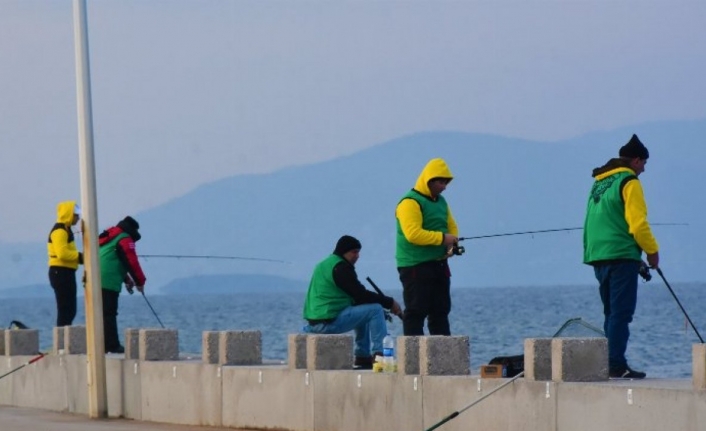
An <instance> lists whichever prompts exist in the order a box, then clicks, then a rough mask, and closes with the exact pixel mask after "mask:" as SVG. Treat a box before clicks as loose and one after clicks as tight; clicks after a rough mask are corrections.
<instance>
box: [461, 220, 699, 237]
mask: <svg viewBox="0 0 706 431" xmlns="http://www.w3.org/2000/svg"><path fill="white" fill-rule="evenodd" d="M651 225H652V226H689V223H651ZM572 230H583V227H565V228H560V229H542V230H527V231H522V232H509V233H496V234H492V235H479V236H464V237H461V238H459V239H458V240H459V241H463V240H467V239H482V238H495V237H499V236H513V235H531V234H534V233H548V232H566V231H572Z"/></svg>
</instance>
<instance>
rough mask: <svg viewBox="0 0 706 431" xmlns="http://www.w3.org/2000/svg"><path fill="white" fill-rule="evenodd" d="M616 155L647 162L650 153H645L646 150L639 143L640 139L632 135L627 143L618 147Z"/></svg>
mask: <svg viewBox="0 0 706 431" xmlns="http://www.w3.org/2000/svg"><path fill="white" fill-rule="evenodd" d="M618 155H619V156H620V157H627V158H629V159H634V158H635V157H637V158H639V159H642V160H647V159H649V158H650V152H649V151H647V148H645V146H644V145H643V144H642V142H640V138H638V137H637V135H632V138H630V140H629V141H628V143H627V144H625V145H623V146H622V147H620V152H619V153H618Z"/></svg>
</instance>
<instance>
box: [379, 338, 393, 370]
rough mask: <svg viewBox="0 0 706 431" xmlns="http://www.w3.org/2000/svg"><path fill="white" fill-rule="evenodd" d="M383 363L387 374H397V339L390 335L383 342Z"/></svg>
mask: <svg viewBox="0 0 706 431" xmlns="http://www.w3.org/2000/svg"><path fill="white" fill-rule="evenodd" d="M382 363H383V371H384V372H385V373H394V372H395V339H394V338H392V337H391V336H390V334H387V335H385V338H383V340H382Z"/></svg>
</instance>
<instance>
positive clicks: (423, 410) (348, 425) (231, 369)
mask: <svg viewBox="0 0 706 431" xmlns="http://www.w3.org/2000/svg"><path fill="white" fill-rule="evenodd" d="M30 359H32V357H31V356H13V357H3V358H0V375H2V374H4V373H5V372H7V371H9V370H11V369H14V368H16V367H18V366H21V365H22V364H23V363H26V362H27V361H28V360H30ZM106 367H107V370H106V372H107V374H106V375H107V379H108V381H107V387H108V393H109V396H108V411H109V415H110V416H123V417H127V418H132V419H138V420H147V421H158V422H169V423H179V424H195V425H214V426H218V425H222V426H228V427H242V428H245V427H247V428H256V429H257V428H260V429H289V430H294V431H330V430H337V431H348V430H350V431H353V430H355V431H359V430H363V429H364V430H381V429H384V430H389V431H395V430H399V431H408V430H422V429H427V428H428V427H430V426H432V425H434V424H435V423H437V422H439V421H440V420H442V419H443V418H444V417H446V416H448V415H449V414H451V413H453V412H454V411H458V410H461V409H463V408H465V407H467V406H468V405H470V404H471V403H473V402H474V401H476V400H478V399H480V398H481V397H483V396H485V395H487V394H488V393H489V392H490V391H492V390H493V389H494V388H497V387H498V386H499V385H501V384H503V383H505V382H507V381H508V379H480V378H479V377H478V376H414V375H401V374H375V373H372V372H370V371H361V372H359V371H353V370H350V371H349V370H346V371H325V370H321V371H319V370H316V371H307V370H296V369H289V368H288V367H287V366H267V365H262V366H223V367H220V366H218V365H217V364H204V363H202V362H201V361H159V362H147V361H139V360H126V359H117V358H112V357H110V358H108V360H107V361H106ZM86 376H87V372H86V356H85V355H59V356H57V355H51V356H48V357H46V358H43V359H42V360H40V361H38V362H36V363H34V364H32V365H28V366H26V367H25V368H23V369H21V370H19V371H17V372H15V373H13V374H11V375H9V376H7V377H5V378H3V379H0V404H2V405H12V406H22V407H31V408H40V409H46V410H54V411H65V412H74V413H81V414H86V412H87V410H88V403H87V386H86ZM705 424H706V391H700V390H694V389H693V387H692V382H691V380H690V379H682V380H659V379H646V380H642V381H607V382H591V383H569V382H540V381H525V380H524V379H518V380H516V381H514V382H512V383H511V384H509V385H508V386H507V387H504V388H502V389H500V390H499V391H498V392H496V393H494V394H492V395H490V396H489V397H488V398H487V399H486V400H484V401H482V402H481V403H479V404H477V405H475V406H473V407H471V408H470V409H467V410H466V411H465V412H463V413H462V414H461V415H460V416H458V417H457V418H455V419H453V420H451V421H450V422H448V423H446V424H445V425H443V426H442V427H441V428H440V429H441V430H443V431H453V430H457V431H461V430H464V431H465V430H469V429H488V430H490V429H502V430H507V431H530V430H531V431H534V430H552V431H579V430H580V431H593V430H596V431H598V430H600V431H611V430H620V431H631V430H635V431H638V430H639V431H657V430H659V431H662V430H680V431H704V430H706V425H705Z"/></svg>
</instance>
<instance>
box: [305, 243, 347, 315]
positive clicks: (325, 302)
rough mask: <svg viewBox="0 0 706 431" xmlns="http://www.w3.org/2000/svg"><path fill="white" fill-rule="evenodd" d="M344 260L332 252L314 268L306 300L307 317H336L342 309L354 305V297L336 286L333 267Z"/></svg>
mask: <svg viewBox="0 0 706 431" xmlns="http://www.w3.org/2000/svg"><path fill="white" fill-rule="evenodd" d="M344 260H345V259H343V258H342V257H341V256H338V255H336V254H332V255H330V256H329V257H327V258H326V259H324V260H322V261H321V262H319V264H318V265H316V267H315V268H314V274H313V275H312V276H311V282H310V283H309V291H308V292H307V294H306V299H305V300H304V318H305V319H309V320H325V319H335V318H336V317H337V316H338V314H339V313H340V312H341V311H343V310H344V309H345V308H348V307H350V306H351V305H353V298H351V297H350V296H349V295H348V294H347V293H346V292H344V291H343V290H341V289H340V288H339V287H338V286H336V282H335V281H334V280H333V268H334V267H335V266H336V265H337V264H338V263H339V262H342V261H344Z"/></svg>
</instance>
